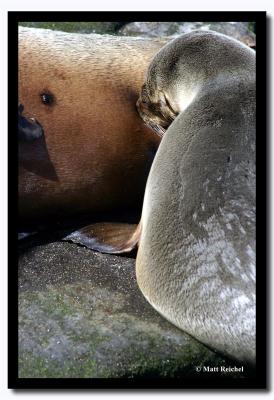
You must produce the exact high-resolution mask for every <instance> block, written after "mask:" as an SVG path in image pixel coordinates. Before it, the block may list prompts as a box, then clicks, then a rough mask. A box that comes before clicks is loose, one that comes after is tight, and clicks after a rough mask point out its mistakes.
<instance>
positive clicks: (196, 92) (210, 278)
mask: <svg viewBox="0 0 274 400" xmlns="http://www.w3.org/2000/svg"><path fill="white" fill-rule="evenodd" d="M138 109H139V112H140V115H141V116H142V118H143V119H144V121H145V122H146V123H147V124H148V125H150V126H151V127H153V128H154V129H155V130H156V131H157V132H160V133H162V134H163V133H164V132H165V128H166V127H168V126H169V125H170V121H171V120H174V121H173V122H172V123H171V125H170V126H169V127H168V129H167V131H166V132H165V133H164V135H163V139H162V142H161V144H160V147H159V149H158V152H157V154H156V157H155V159H154V162H153V164H152V168H151V170H150V173H149V178H148V181H147V185H146V191H145V197H144V205H143V211H142V231H141V238H140V242H139V249H138V253H137V260H136V274H137V282H138V285H139V287H140V289H141V291H142V292H143V294H144V296H145V297H146V299H147V300H148V301H149V303H150V304H151V305H152V306H153V307H154V308H155V309H156V310H157V311H158V312H159V313H160V314H162V315H163V316H164V317H165V318H166V319H168V320H169V321H170V322H172V323H173V324H174V325H176V326H177V327H179V328H180V329H182V330H184V331H185V332H187V333H189V334H190V335H192V336H194V337H195V338H197V339H198V340H200V341H201V342H203V343H205V344H206V345H208V346H210V347H211V348H213V349H215V350H217V351H220V352H222V353H223V354H226V355H227V356H229V357H232V358H234V359H237V360H239V361H241V362H246V363H251V364H254V363H255V113H256V111H255V52H254V50H251V49H250V48H248V47H247V46H245V45H244V44H241V43H240V42H238V41H236V40H234V39H232V38H229V37H227V36H224V35H221V34H217V33H214V32H210V31H208V32H201V31H194V32H191V33H189V34H186V35H183V36H181V37H179V38H177V39H175V40H173V41H172V42H170V43H168V44H167V45H165V46H164V47H163V48H162V49H161V50H160V51H159V52H158V54H157V55H156V56H155V57H154V59H153V61H152V62H151V64H150V66H149V69H148V72H147V78H146V82H145V84H144V86H143V90H142V93H141V96H140V99H139V100H138Z"/></svg>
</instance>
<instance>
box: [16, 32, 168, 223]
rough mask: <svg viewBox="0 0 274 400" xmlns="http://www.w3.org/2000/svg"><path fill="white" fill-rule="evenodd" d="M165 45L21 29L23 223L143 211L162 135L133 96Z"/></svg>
mask: <svg viewBox="0 0 274 400" xmlns="http://www.w3.org/2000/svg"><path fill="white" fill-rule="evenodd" d="M166 42H167V39H166V40H162V39H160V40H158V39H155V40H152V39H146V38H131V37H115V36H110V35H96V34H76V33H74V34H70V33H64V32H57V31H50V30H47V29H34V28H23V27H19V102H20V104H21V105H22V106H20V109H19V121H18V123H19V132H18V134H19V137H20V140H19V218H20V225H21V226H22V229H23V228H24V226H27V225H29V224H33V225H36V224H39V223H41V224H43V223H49V224H55V223H56V221H57V220H58V219H60V220H66V221H67V220H68V217H69V218H71V217H72V216H76V215H83V216H86V215H87V216H89V217H91V216H95V217H97V216H99V215H100V214H105V213H115V212H117V213H119V212H120V210H122V211H123V210H125V209H126V210H130V211H133V212H137V211H136V210H138V213H139V214H138V215H140V213H141V208H142V201H143V195H144V190H145V184H146V179H147V175H148V172H149V169H150V166H151V163H152V160H153V157H154V154H155V152H156V150H157V147H158V145H159V142H160V139H159V138H158V137H157V135H155V133H154V132H152V131H151V130H150V129H149V128H147V127H146V126H145V125H144V123H143V121H142V120H141V119H140V117H139V115H138V112H137V110H136V101H137V99H138V96H139V93H140V88H141V86H142V83H143V77H144V73H145V71H146V69H147V68H148V65H149V63H150V61H151V59H152V58H153V56H154V55H155V54H156V52H157V51H158V50H159V49H160V48H161V47H162V46H163V45H164V44H165V43H166ZM23 108H24V109H23ZM31 118H34V119H35V121H36V122H37V121H38V122H39V125H38V124H37V125H34V123H33V124H32V121H34V120H31ZM42 132H43V135H42ZM30 228H31V229H32V228H33V227H30Z"/></svg>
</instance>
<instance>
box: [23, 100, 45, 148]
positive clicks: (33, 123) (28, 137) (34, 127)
mask: <svg viewBox="0 0 274 400" xmlns="http://www.w3.org/2000/svg"><path fill="white" fill-rule="evenodd" d="M23 111H24V106H23V104H19V106H18V139H19V140H20V141H27V142H30V141H33V140H35V139H39V138H41V137H42V136H43V134H44V132H43V128H42V126H41V125H40V123H39V122H38V121H37V120H36V119H35V118H26V117H25V116H23V115H22V113H23Z"/></svg>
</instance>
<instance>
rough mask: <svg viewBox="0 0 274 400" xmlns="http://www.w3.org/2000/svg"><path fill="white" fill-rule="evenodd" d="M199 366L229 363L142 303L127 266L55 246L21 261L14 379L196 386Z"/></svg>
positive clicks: (130, 263) (131, 266)
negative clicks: (165, 381) (192, 380)
mask: <svg viewBox="0 0 274 400" xmlns="http://www.w3.org/2000/svg"><path fill="white" fill-rule="evenodd" d="M203 365H206V366H207V365H210V366H221V365H225V366H227V365H234V362H233V361H229V360H226V359H225V358H223V357H222V356H220V355H217V354H215V353H214V352H213V351H211V350H209V349H208V348H207V347H205V346H204V345H202V344H201V343H199V342H197V341H196V340H194V339H193V338H191V337H190V336H188V335H187V334H185V333H183V332H182V331H180V330H179V329H177V328H176V327H174V326H173V325H171V324H170V323H169V322H168V321H166V320H165V319H164V318H162V317H161V316H160V315H159V314H158V313H157V312H156V311H155V310H154V309H153V308H152V307H151V306H150V304H148V303H147V301H146V300H145V298H144V297H143V295H142V293H141V292H140V290H139V289H138V286H137V282H136V278H135V259H134V258H126V257H118V256H112V255H106V254H100V253H96V252H93V251H90V250H88V249H86V248H83V247H79V246H77V245H75V244H72V243H60V242H53V243H50V244H44V245H38V246H35V247H32V248H27V249H24V252H23V253H21V255H20V257H19V377H21V378H98V377H128V378H132V377H196V378H197V379H199V378H200V377H201V374H200V373H197V372H196V367H197V366H203ZM206 375H207V377H210V376H213V378H214V377H215V378H216V374H215V375H214V374H209V373H207V374H206ZM219 376H220V377H221V378H224V379H225V378H226V377H227V374H220V375H219ZM231 376H233V375H231V374H229V378H231ZM243 376H245V373H244V374H242V373H240V374H239V373H238V374H235V378H241V377H243Z"/></svg>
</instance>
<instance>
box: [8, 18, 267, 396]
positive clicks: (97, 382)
mask: <svg viewBox="0 0 274 400" xmlns="http://www.w3.org/2000/svg"><path fill="white" fill-rule="evenodd" d="M77 20H78V21H83V22H84V21H128V22H130V21H204V22H207V21H208V22H211V21H212V22H213V21H219V22H225V21H227V22H229V21H250V22H253V21H255V22H256V43H257V46H256V47H257V50H256V57H257V81H256V86H257V100H259V101H257V132H258V135H257V149H256V151H257V158H258V160H257V161H260V160H266V155H267V152H266V148H267V147H266V145H267V143H266V47H267V42H266V40H267V36H266V28H267V25H266V22H267V20H266V12H264V11H260V12H247V11H241V12H231V11H229V12H219V11H214V12H198V11H197V12H181V11H179V12H173V11H172V12H166V11H163V12H155V11H149V12H139V11H137V12H134V11H132V12H120V11H112V12H86V11H85V12H82V11H80V12H75V11H71V12H64V11H60V12H44V11H41V12H40V11H39V12H36V11H33V12H20V11H12V12H8V127H9V129H8V130H9V135H8V174H9V177H8V178H9V179H8V204H9V207H8V221H9V227H8V260H9V270H8V302H9V312H8V356H9V359H8V388H14V389H71V388H74V389H252V390H253V389H266V388H267V386H268V382H269V379H268V376H267V369H266V367H267V364H268V365H269V362H267V361H269V360H267V359H266V343H267V339H268V338H267V337H266V315H267V297H266V295H267V290H266V289H267V287H266V277H267V274H266V243H267V241H266V228H265V223H266V201H265V194H266V176H267V175H266V164H265V163H264V162H258V164H257V199H258V198H260V199H261V200H262V207H257V215H258V216H257V230H258V232H260V234H259V235H257V260H258V261H257V267H259V268H257V271H258V274H257V321H256V323H257V374H256V377H255V378H246V379H237V380H235V379H231V380H229V379H226V380H221V379H217V377H216V380H213V379H210V380H206V379H200V380H196V379H195V380H191V379H186V378H183V377H182V379H164V378H159V379H137V378H134V379H122V378H121V379H119V378H116V379H112V378H108V379H95V378H93V379H83V378H78V379H70V378H62V379H51V378H36V379H33V378H28V379H27V378H18V322H17V321H18V306H17V305H18V291H17V287H18V277H17V274H16V272H15V271H16V266H17V254H16V252H15V249H16V248H17V229H16V228H17V222H16V221H15V219H14V214H15V213H16V211H15V210H16V209H17V187H18V185H17V183H18V178H17V157H16V156H17V153H16V152H15V151H14V146H15V145H14V142H15V141H16V142H17V139H15V138H17V134H15V132H16V130H17V119H16V118H15V115H17V105H18V93H17V87H18V73H17V65H18V61H17V60H18V22H19V21H21V22H23V21H31V22H33V21H41V22H42V21H68V22H69V21H77ZM16 146H17V145H16ZM259 254H260V256H259V257H258V255H259ZM268 348H269V346H268ZM268 371H269V369H268Z"/></svg>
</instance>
